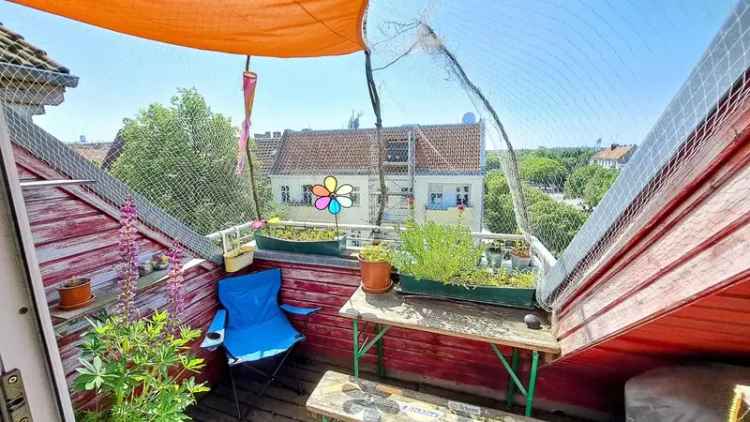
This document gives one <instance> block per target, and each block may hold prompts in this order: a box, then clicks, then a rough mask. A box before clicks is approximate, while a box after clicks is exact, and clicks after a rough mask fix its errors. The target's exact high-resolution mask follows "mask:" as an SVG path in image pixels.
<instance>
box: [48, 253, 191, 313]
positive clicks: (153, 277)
mask: <svg viewBox="0 0 750 422" xmlns="http://www.w3.org/2000/svg"><path fill="white" fill-rule="evenodd" d="M201 261H203V260H202V259H193V260H190V261H188V262H186V263H185V265H184V266H183V271H188V270H189V269H191V268H193V267H196V266H198V265H199V264H200V263H201ZM167 278H168V270H162V271H154V272H153V273H151V274H149V275H146V276H143V277H141V278H139V279H138V280H137V284H138V287H137V290H138V291H139V293H140V291H142V290H145V289H148V288H149V287H152V286H154V285H157V284H159V283H163V282H165V281H166V280H167ZM118 294H119V292H118V291H112V292H110V293H109V294H106V295H102V296H100V297H97V298H96V300H95V301H94V303H92V304H91V305H88V306H84V307H83V308H79V309H73V310H70V311H64V310H60V309H57V308H53V309H51V310H50V315H52V316H54V317H56V318H60V319H62V320H64V321H67V320H71V319H78V318H81V317H83V316H84V315H88V314H91V313H93V312H95V311H97V310H99V309H102V308H104V307H106V306H107V305H109V304H112V303H114V302H116V301H117V296H118ZM160 296H166V295H163V294H160ZM140 298H141V297H137V299H140ZM165 299H166V298H165ZM136 305H137V304H136ZM137 308H139V309H140V308H141V307H140V306H137Z"/></svg>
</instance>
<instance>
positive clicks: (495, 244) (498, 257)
mask: <svg viewBox="0 0 750 422" xmlns="http://www.w3.org/2000/svg"><path fill="white" fill-rule="evenodd" d="M484 254H485V256H486V257H487V265H488V266H489V267H492V268H500V267H501V266H502V265H503V256H504V255H505V251H504V250H503V242H502V241H501V240H493V241H492V242H491V243H490V244H489V245H488V246H487V250H486V251H485V252H484Z"/></svg>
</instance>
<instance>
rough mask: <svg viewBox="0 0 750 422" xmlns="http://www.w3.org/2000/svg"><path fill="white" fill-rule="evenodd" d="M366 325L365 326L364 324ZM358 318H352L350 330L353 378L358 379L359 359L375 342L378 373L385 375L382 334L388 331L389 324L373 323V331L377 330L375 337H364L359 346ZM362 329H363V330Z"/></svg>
mask: <svg viewBox="0 0 750 422" xmlns="http://www.w3.org/2000/svg"><path fill="white" fill-rule="evenodd" d="M365 327H366V326H365ZM359 328H360V327H359V320H358V319H353V320H352V332H353V335H354V339H353V340H354V366H353V372H354V379H355V380H356V381H358V380H359V360H360V359H361V358H362V356H364V355H365V354H366V353H367V352H368V351H369V350H370V349H371V348H372V346H374V345H376V344H377V352H378V375H379V376H384V375H385V367H384V366H383V336H384V335H385V333H387V332H388V330H390V329H391V327H390V326H389V325H380V324H376V325H375V331H376V332H377V333H376V334H375V337H373V338H372V339H370V338H369V337H366V338H365V340H364V341H363V342H362V345H361V346H360V344H359V343H360V342H359V335H360V330H359ZM363 331H364V330H363Z"/></svg>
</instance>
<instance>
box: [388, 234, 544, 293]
mask: <svg viewBox="0 0 750 422" xmlns="http://www.w3.org/2000/svg"><path fill="white" fill-rule="evenodd" d="M482 253H483V247H482V246H480V245H476V244H475V243H474V239H473V238H472V236H471V232H470V230H469V229H468V228H467V227H466V226H462V225H441V224H437V223H434V222H427V223H425V224H422V225H419V224H415V223H409V225H408V226H407V229H406V230H405V231H404V232H402V233H401V248H400V249H399V250H398V251H397V252H396V253H395V254H394V257H393V263H394V265H395V266H396V268H398V270H399V273H400V289H401V291H402V292H404V293H414V294H422V295H432V296H437V297H446V298H452V299H465V300H471V301H475V302H485V303H492V304H498V305H506V306H515V307H521V308H533V307H534V298H535V289H534V283H535V280H534V278H535V277H534V274H533V273H523V274H522V273H512V274H511V273H508V272H506V271H499V272H494V273H493V272H490V271H487V270H486V269H482V268H480V267H479V261H480V259H481V257H482Z"/></svg>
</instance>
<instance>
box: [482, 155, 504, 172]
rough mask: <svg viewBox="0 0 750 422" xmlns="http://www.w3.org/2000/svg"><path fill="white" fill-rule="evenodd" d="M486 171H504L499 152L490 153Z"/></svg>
mask: <svg viewBox="0 0 750 422" xmlns="http://www.w3.org/2000/svg"><path fill="white" fill-rule="evenodd" d="M484 167H485V170H486V171H492V170H502V169H503V163H502V161H500V153H499V152H497V151H490V152H488V153H487V161H486V162H485V165H484Z"/></svg>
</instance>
